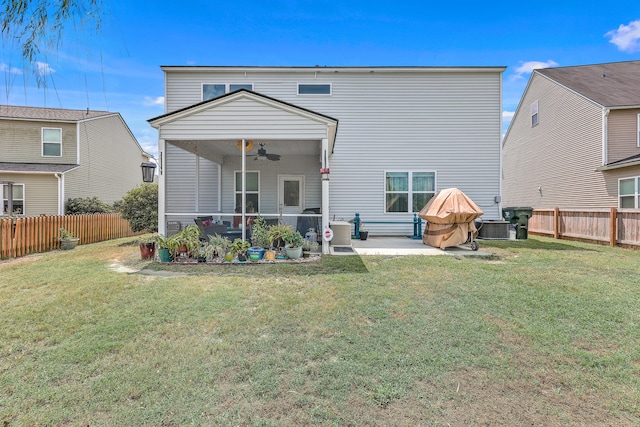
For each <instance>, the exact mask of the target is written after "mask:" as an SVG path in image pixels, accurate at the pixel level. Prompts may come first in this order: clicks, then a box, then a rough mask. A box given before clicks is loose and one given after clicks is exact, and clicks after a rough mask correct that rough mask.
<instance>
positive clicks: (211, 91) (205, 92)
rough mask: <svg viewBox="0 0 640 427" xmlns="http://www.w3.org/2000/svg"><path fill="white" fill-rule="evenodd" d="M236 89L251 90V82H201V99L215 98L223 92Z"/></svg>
mask: <svg viewBox="0 0 640 427" xmlns="http://www.w3.org/2000/svg"><path fill="white" fill-rule="evenodd" d="M238 89H247V90H253V84H251V83H217V84H209V83H203V84H202V100H203V101H207V100H209V99H213V98H217V97H219V96H222V95H224V94H225V93H229V92H233V91H236V90H238Z"/></svg>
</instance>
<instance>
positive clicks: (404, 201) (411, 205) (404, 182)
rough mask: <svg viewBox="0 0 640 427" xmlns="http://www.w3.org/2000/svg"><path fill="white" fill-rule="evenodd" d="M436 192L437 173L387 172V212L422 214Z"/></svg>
mask: <svg viewBox="0 0 640 427" xmlns="http://www.w3.org/2000/svg"><path fill="white" fill-rule="evenodd" d="M435 191H436V173H435V172H385V212H388V213H390V212H394V213H395V212H404V213H413V212H420V210H421V209H422V208H423V207H424V205H426V204H427V202H428V201H429V200H430V199H431V198H432V197H433V196H434V195H435Z"/></svg>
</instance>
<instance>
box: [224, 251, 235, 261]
mask: <svg viewBox="0 0 640 427" xmlns="http://www.w3.org/2000/svg"><path fill="white" fill-rule="evenodd" d="M224 260H225V261H227V262H231V261H233V254H232V253H231V252H229V253H227V254H225V256H224Z"/></svg>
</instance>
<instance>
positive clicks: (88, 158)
mask: <svg viewBox="0 0 640 427" xmlns="http://www.w3.org/2000/svg"><path fill="white" fill-rule="evenodd" d="M150 157H151V156H150V155H149V154H147V153H145V152H144V151H143V150H142V148H141V147H140V145H139V144H138V142H137V141H136V139H135V137H134V136H133V135H132V134H131V131H130V130H129V128H128V126H127V125H126V123H125V122H124V120H123V119H122V117H121V116H120V114H118V113H110V112H107V111H91V110H65V109H57V108H36V107H18V106H8V105H0V182H1V183H2V199H3V209H2V212H6V211H7V206H8V203H9V194H8V188H9V185H8V184H7V183H9V182H11V183H13V185H12V186H13V211H14V213H18V214H21V215H25V216H37V215H42V214H46V215H63V214H64V203H65V201H66V200H67V199H68V198H77V197H93V196H96V197H98V198H99V199H100V200H102V201H103V202H106V203H113V202H114V201H116V200H118V199H120V198H122V196H123V195H124V194H126V193H127V192H128V191H129V190H131V189H132V188H134V187H136V186H137V185H139V184H141V183H142V172H141V169H140V164H141V163H142V162H147V161H149V158H150Z"/></svg>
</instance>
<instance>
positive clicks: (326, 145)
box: [149, 89, 338, 253]
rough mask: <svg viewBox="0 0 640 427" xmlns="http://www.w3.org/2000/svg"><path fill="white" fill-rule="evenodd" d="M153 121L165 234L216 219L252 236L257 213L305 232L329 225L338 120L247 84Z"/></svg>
mask: <svg viewBox="0 0 640 427" xmlns="http://www.w3.org/2000/svg"><path fill="white" fill-rule="evenodd" d="M149 122H150V123H151V125H152V126H153V127H155V128H156V129H158V131H159V143H158V150H159V159H158V162H159V165H158V166H159V180H158V182H159V206H158V208H159V209H158V210H159V224H158V225H159V232H160V233H162V234H171V233H172V231H173V228H175V227H180V228H183V227H184V226H186V225H189V224H193V223H194V219H196V218H198V217H211V218H212V219H213V221H214V222H215V223H217V224H219V225H224V226H226V227H227V228H228V229H230V230H233V231H234V232H235V233H236V234H237V235H238V236H241V237H242V238H243V239H247V238H248V232H249V227H248V224H250V223H251V219H252V218H254V217H255V216H256V215H258V214H260V215H261V216H263V217H265V218H266V219H267V220H269V221H270V222H275V221H277V222H280V223H284V224H288V225H291V226H293V227H294V228H295V229H298V230H299V231H301V233H302V234H303V235H304V233H305V232H306V231H307V229H308V228H317V230H316V232H317V233H318V235H321V233H322V230H324V229H325V228H328V226H329V218H330V216H329V215H330V212H329V173H328V171H329V162H330V156H331V153H332V151H333V146H334V143H335V136H336V130H337V123H338V122H337V120H335V119H333V118H331V117H328V116H325V115H322V114H319V113H316V112H313V111H309V110H306V109H303V108H300V107H297V106H294V105H291V104H288V103H284V102H281V101H278V100H275V99H273V98H269V97H265V96H263V95H260V94H257V93H254V92H251V91H248V90H244V89H243V90H240V91H237V92H233V93H230V94H227V95H223V96H221V97H219V98H215V99H212V100H209V101H206V102H202V103H199V104H196V105H193V106H191V107H189V108H186V109H183V110H179V111H175V112H172V113H168V114H165V115H163V116H160V117H157V118H154V119H151V120H149ZM321 171H322V172H325V173H321ZM322 247H323V250H322V252H323V253H329V245H328V243H327V242H323V245H322Z"/></svg>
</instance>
